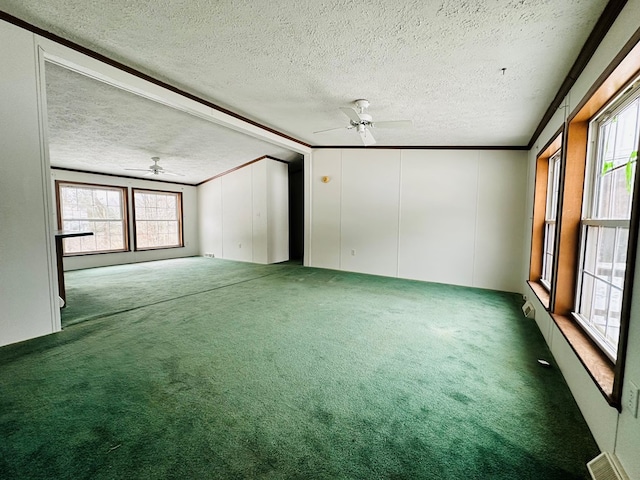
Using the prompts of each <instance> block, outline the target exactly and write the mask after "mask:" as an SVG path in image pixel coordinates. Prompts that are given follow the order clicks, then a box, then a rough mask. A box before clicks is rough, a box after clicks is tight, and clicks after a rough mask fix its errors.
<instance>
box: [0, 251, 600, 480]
mask: <svg viewBox="0 0 640 480" xmlns="http://www.w3.org/2000/svg"><path fill="white" fill-rule="evenodd" d="M66 278H67V281H66V283H67V289H68V290H67V292H68V295H67V301H68V305H69V306H68V308H66V309H65V310H64V313H63V322H64V325H66V327H65V329H64V330H63V331H62V332H61V333H59V334H56V335H51V336H48V337H43V338H39V339H34V340H31V341H28V342H23V343H21V344H17V345H11V346H8V347H3V348H1V349H0V438H1V439H2V441H1V442H0V478H3V479H5V478H6V479H13V478H16V479H35V478H42V479H45V478H46V479H67V478H68V479H84V478H86V479H121V478H122V479H124V478H127V479H156V478H162V479H164V478H175V479H209V478H211V479H242V478H247V479H251V478H264V479H280V478H286V479H387V478H388V479H537V480H538V479H543V480H544V479H562V480H567V479H583V478H588V474H587V471H586V468H585V463H586V462H587V461H588V460H590V459H591V458H593V457H595V456H596V455H597V454H598V449H597V447H596V445H595V442H594V440H593V438H592V436H591V434H590V433H589V430H588V428H587V426H586V424H585V422H584V420H583V418H582V416H581V415H580V412H579V410H578V408H577V406H576V404H575V402H574V400H573V399H572V397H571V395H570V393H569V390H568V388H567V386H566V383H565V382H564V379H563V378H562V376H561V374H560V372H559V371H558V369H557V368H549V369H545V368H542V367H540V366H539V365H538V364H537V359H538V358H546V359H549V360H550V359H551V356H550V353H549V351H548V349H547V347H546V345H545V343H544V341H543V339H542V336H541V335H540V333H539V331H538V329H537V327H536V325H535V322H533V321H531V320H528V319H525V318H523V317H522V314H521V311H520V304H521V300H520V298H519V296H518V295H514V294H509V293H503V292H495V291H488V290H479V289H471V288H463V287H454V286H447V285H440V284H432V283H423V282H416V281H407V280H399V279H392V278H383V277H375V276H367V275H360V274H353V273H345V272H336V271H330V270H320V269H312V268H304V267H301V266H296V265H272V266H258V265H251V264H245V263H237V262H230V261H224V260H219V259H204V258H189V259H179V260H167V261H162V262H153V263H145V264H138V265H126V266H116V267H106V268H100V269H90V270H84V271H77V272H69V273H68V274H67V276H66Z"/></svg>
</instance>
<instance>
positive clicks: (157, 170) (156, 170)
mask: <svg viewBox="0 0 640 480" xmlns="http://www.w3.org/2000/svg"><path fill="white" fill-rule="evenodd" d="M151 160H153V165H149V168H125V170H130V171H132V172H147V175H171V176H174V177H184V175H182V174H180V173H174V172H169V171H167V170H165V169H164V168H162V167H161V166H160V165H158V162H159V161H160V157H151Z"/></svg>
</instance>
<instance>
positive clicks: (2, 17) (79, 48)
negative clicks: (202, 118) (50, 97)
mask: <svg viewBox="0 0 640 480" xmlns="http://www.w3.org/2000/svg"><path fill="white" fill-rule="evenodd" d="M0 20H4V21H6V22H8V23H11V24H13V25H15V26H17V27H20V28H23V29H25V30H28V31H30V32H32V33H35V34H36V35H39V36H41V37H44V38H48V39H49V40H52V41H54V42H56V43H59V44H61V45H64V46H65V47H68V48H70V49H72V50H75V51H77V52H80V53H82V54H84V55H87V56H88V57H91V58H94V59H95V60H98V61H100V62H103V63H106V64H107V65H111V66H112V67H115V68H117V69H119V70H122V71H123V72H127V73H129V74H131V75H134V76H136V77H138V78H141V79H143V80H146V81H147V82H150V83H153V84H155V85H158V86H160V87H162V88H165V89H167V90H169V91H171V92H174V93H177V94H178V95H181V96H183V97H185V98H188V99H190V100H193V101H194V102H198V103H200V104H202V105H205V106H207V107H210V108H212V109H214V110H217V111H218V112H222V113H224V114H226V115H229V116H231V117H234V118H237V119H238V120H242V121H243V122H246V123H248V124H250V125H253V126H255V127H258V128H260V129H262V130H265V131H267V132H270V133H273V134H275V135H278V136H279V137H282V138H285V139H287V140H291V141H292V142H295V143H298V144H300V145H303V146H305V147H311V145H309V144H308V143H305V142H303V141H301V140H298V139H297V138H293V137H291V136H289V135H287V134H285V133H282V132H279V131H277V130H275V129H273V128H271V127H267V126H265V125H262V124H261V123H258V122H256V121H254V120H251V119H249V118H246V117H243V116H242V115H239V114H237V113H235V112H232V111H231V110H228V109H226V108H224V107H221V106H219V105H216V104H215V103H211V102H209V101H208V100H205V99H203V98H201V97H198V96H197V95H194V94H192V93H188V92H186V91H184V90H182V89H180V88H178V87H175V86H173V85H171V84H168V83H166V82H163V81H161V80H158V79H156V78H154V77H152V76H150V75H147V74H146V73H143V72H141V71H139V70H136V69H135V68H132V67H129V66H127V65H125V64H123V63H120V62H118V61H116V60H113V59H111V58H109V57H107V56H105V55H102V54H101V53H98V52H95V51H93V50H91V49H89V48H86V47H83V46H82V45H79V44H77V43H75V42H72V41H71V40H67V39H66V38H63V37H61V36H59V35H56V34H55V33H51V32H48V31H46V30H44V29H42V28H40V27H36V26H35V25H32V24H30V23H28V22H25V21H24V20H21V19H19V18H17V17H14V16H13V15H10V14H8V13H6V12H4V11H2V10H0Z"/></svg>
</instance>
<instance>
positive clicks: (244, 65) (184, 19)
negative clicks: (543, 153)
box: [0, 0, 607, 146]
mask: <svg viewBox="0 0 640 480" xmlns="http://www.w3.org/2000/svg"><path fill="white" fill-rule="evenodd" d="M606 3H607V2H606V1H603V0H562V1H558V0H473V1H472V0H440V1H434V0H430V1H425V0H405V1H400V0H368V1H362V2H353V1H352V0H323V1H317V0H306V1H305V0H300V1H291V0H289V1H287V0H271V1H268V2H256V1H249V0H245V1H241V0H238V1H214V0H184V1H176V0H162V1H156V2H131V1H128V0H110V1H109V2H104V1H102V0H47V1H46V2H43V1H41V0H0V9H1V10H4V11H5V12H7V13H9V14H11V15H14V16H16V17H18V18H20V19H23V20H25V21H27V22H30V23H32V24H34V25H36V26H38V27H41V28H43V29H45V30H48V31H50V32H52V33H55V34H58V35H60V36H62V37H64V38H67V39H69V40H72V41H74V42H77V43H79V44H80V45H83V46H85V47H88V48H90V49H93V50H94V51H96V52H98V53H101V54H104V55H106V56H108V57H110V58H113V59H115V60H117V61H120V62H122V63H124V64H126V65H128V66H131V67H134V68H137V69H139V70H140V71H142V72H144V73H147V74H149V75H151V76H153V77H156V78H158V79H160V80H163V81H166V82H167V83H169V84H172V85H175V86H177V87H179V88H182V89H184V90H185V91H188V92H190V93H193V94H196V95H199V96H200V97H202V98H204V99H206V100H209V101H212V102H213V103H216V104H218V105H220V106H223V107H225V108H228V109H230V110H232V111H234V112H236V113H239V114H241V115H244V116H246V117H248V118H250V119H253V120H255V121H258V122H260V123H262V124H263V125H266V126H269V127H271V128H274V129H276V130H278V131H280V132H283V133H285V134H288V135H291V136H293V137H295V138H297V139H300V140H302V141H304V142H307V143H309V144H312V145H359V144H360V139H359V137H358V135H357V134H356V133H355V132H354V131H347V130H344V131H337V132H328V133H320V134H314V133H313V132H314V131H317V130H323V129H328V128H332V127H339V126H341V125H345V126H346V125H347V118H346V117H345V116H344V115H343V114H342V113H341V112H340V111H339V110H338V108H339V107H341V106H347V105H348V104H349V103H350V102H352V101H353V100H355V99H357V98H367V99H368V100H369V101H370V102H371V107H370V109H369V113H370V114H371V115H372V116H373V119H374V121H375V120H378V121H380V120H401V119H408V120H412V121H413V125H414V127H413V128H410V129H407V130H399V129H398V130H377V131H376V135H375V136H376V139H377V140H378V145H380V146H385V145H386V146H390V145H429V146H437V145H457V146H465V145H501V146H514V145H519V146H521V145H526V144H527V143H528V141H529V139H530V137H531V135H532V134H533V132H534V130H535V128H536V126H537V124H538V123H539V121H540V119H541V118H542V116H543V114H544V112H545V110H546V109H547V107H548V106H549V104H550V103H551V100H552V99H553V97H554V95H555V94H556V92H557V90H558V88H559V87H560V85H561V83H562V81H563V80H564V78H565V76H566V75H567V73H568V71H569V69H570V67H571V65H572V64H573V62H574V61H575V59H576V57H577V55H578V53H579V51H580V49H581V47H582V46H583V44H584V42H585V40H586V39H587V37H588V35H589V33H590V32H591V30H592V28H593V26H594V25H595V22H596V21H597V19H598V17H599V15H600V14H601V13H602V11H603V9H604V7H605V5H606ZM505 68H506V70H505V71H504V72H503V71H502V69H505Z"/></svg>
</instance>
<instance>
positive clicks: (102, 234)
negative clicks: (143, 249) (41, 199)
mask: <svg viewBox="0 0 640 480" xmlns="http://www.w3.org/2000/svg"><path fill="white" fill-rule="evenodd" d="M56 187H57V188H56V193H57V198H58V227H59V228H60V229H62V230H70V231H91V232H93V235H92V236H87V237H77V238H66V239H64V241H63V251H64V254H65V255H78V254H85V253H104V252H117V251H126V250H128V244H127V233H126V232H127V229H126V224H127V217H126V204H127V201H126V199H127V193H126V190H125V189H124V188H120V187H110V186H104V185H88V184H81V183H71V182H60V181H58V182H56Z"/></svg>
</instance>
